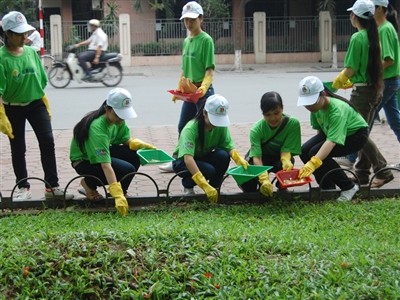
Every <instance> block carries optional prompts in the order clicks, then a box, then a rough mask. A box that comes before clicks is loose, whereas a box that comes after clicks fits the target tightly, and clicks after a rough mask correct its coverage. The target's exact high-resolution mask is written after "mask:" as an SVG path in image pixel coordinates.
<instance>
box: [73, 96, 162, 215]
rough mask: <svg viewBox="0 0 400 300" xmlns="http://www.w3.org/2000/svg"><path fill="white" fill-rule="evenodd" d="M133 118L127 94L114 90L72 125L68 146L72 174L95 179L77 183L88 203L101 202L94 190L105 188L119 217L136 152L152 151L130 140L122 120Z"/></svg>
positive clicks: (124, 209)
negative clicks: (105, 186)
mask: <svg viewBox="0 0 400 300" xmlns="http://www.w3.org/2000/svg"><path fill="white" fill-rule="evenodd" d="M136 117H137V115H136V112H135V111H134V109H133V107H132V96H131V94H130V93H129V92H128V91H127V90H125V89H122V88H115V89H113V90H111V91H110V92H109V93H108V96H107V99H106V101H104V103H103V104H102V105H101V106H100V108H99V109H98V110H95V111H92V112H89V113H88V114H87V115H85V116H84V117H83V118H82V120H81V121H79V122H78V124H76V125H75V127H74V136H73V139H72V141H71V146H70V160H71V164H72V167H73V168H74V169H75V170H76V172H77V173H78V174H80V175H91V176H95V177H89V176H87V177H84V178H83V179H82V180H81V185H82V187H83V188H84V190H85V191H84V192H85V194H86V196H87V198H88V200H101V199H102V198H103V196H102V195H101V194H99V193H98V192H97V186H101V185H106V184H108V185H109V189H108V190H109V192H110V194H111V196H112V197H113V198H114V199H115V206H116V208H117V210H118V212H119V213H120V214H121V215H126V214H127V213H128V202H127V201H126V197H125V194H126V193H127V190H128V187H129V185H130V183H131V181H132V179H133V175H131V176H129V175H128V174H131V173H133V172H136V171H137V170H138V169H139V167H140V160H139V156H138V155H137V153H136V151H137V150H138V149H155V147H154V146H153V145H151V144H148V143H145V142H143V141H141V140H139V139H137V138H136V139H134V138H132V137H131V133H130V130H129V127H128V126H127V125H126V123H125V120H126V119H132V118H136ZM96 178H98V179H96ZM122 178H124V180H123V181H122V182H121V179H122ZM99 180H100V181H99Z"/></svg>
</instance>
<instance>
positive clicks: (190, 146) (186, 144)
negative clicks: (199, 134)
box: [184, 142, 194, 149]
mask: <svg viewBox="0 0 400 300" xmlns="http://www.w3.org/2000/svg"><path fill="white" fill-rule="evenodd" d="M184 146H185V148H186V149H193V147H194V144H193V143H192V142H186V143H185V144H184Z"/></svg>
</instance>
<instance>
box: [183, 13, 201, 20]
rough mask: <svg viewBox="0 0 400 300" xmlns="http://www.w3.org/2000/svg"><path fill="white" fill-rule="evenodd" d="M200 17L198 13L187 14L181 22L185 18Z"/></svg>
mask: <svg viewBox="0 0 400 300" xmlns="http://www.w3.org/2000/svg"><path fill="white" fill-rule="evenodd" d="M199 16H200V14H196V13H186V14H184V15H182V17H181V18H180V19H179V20H182V19H184V18H190V19H197V18H198V17H199Z"/></svg>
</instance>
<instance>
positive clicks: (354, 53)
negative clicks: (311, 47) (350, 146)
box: [332, 0, 393, 187]
mask: <svg viewBox="0 0 400 300" xmlns="http://www.w3.org/2000/svg"><path fill="white" fill-rule="evenodd" d="M348 11H350V12H351V13H350V21H351V24H352V25H353V26H354V27H355V28H357V32H356V33H354V34H353V35H352V37H351V39H350V44H349V47H348V49H347V52H346V57H345V60H344V67H345V68H344V69H343V70H342V72H341V73H340V74H339V75H337V76H336V78H335V79H334V81H333V83H332V87H333V88H335V89H340V88H346V87H348V86H349V84H348V83H349V82H350V81H351V83H352V84H353V90H352V92H351V97H350V102H351V103H352V104H353V105H354V106H355V107H356V108H357V110H358V111H359V112H360V114H361V115H362V116H363V117H364V119H365V120H366V121H367V123H368V124H369V125H370V126H371V125H372V123H373V122H374V117H375V111H376V109H377V107H378V105H379V104H380V103H381V100H382V93H383V87H384V85H383V66H382V57H381V46H380V42H379V34H378V28H377V25H376V22H375V20H374V13H375V5H374V3H373V2H372V1H371V0H357V1H356V2H355V3H354V5H353V6H352V7H351V8H349V9H348ZM371 166H372V168H373V170H374V172H375V173H376V172H378V171H379V170H381V169H383V168H385V167H386V166H387V162H386V159H385V158H384V157H383V155H382V153H381V152H380V151H379V149H378V147H377V146H376V145H375V143H374V142H373V141H372V140H371V139H368V141H367V143H366V144H365V145H364V147H363V148H362V149H361V151H360V152H359V153H358V161H357V162H356V163H355V166H354V167H355V171H356V172H355V173H356V174H357V177H358V179H357V178H353V179H354V181H358V180H359V181H360V183H361V184H368V183H369V175H370V169H371ZM391 180H393V174H392V172H391V171H390V170H383V171H381V172H379V174H377V175H376V177H375V179H374V182H373V183H372V185H371V186H372V187H381V186H382V185H384V184H385V183H387V182H389V181H391Z"/></svg>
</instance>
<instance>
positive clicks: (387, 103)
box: [371, 77, 400, 142]
mask: <svg viewBox="0 0 400 300" xmlns="http://www.w3.org/2000/svg"><path fill="white" fill-rule="evenodd" d="M384 83H385V89H384V90H383V98H382V102H381V104H380V105H379V106H378V108H377V109H376V115H378V114H379V111H380V110H381V109H382V108H383V110H384V111H385V115H386V118H387V122H388V123H389V126H390V128H391V129H392V130H393V132H394V134H395V135H396V137H397V140H398V141H399V142H400V111H399V103H398V100H397V91H398V90H399V88H400V79H399V78H397V77H396V78H391V79H385V80H384ZM371 127H372V126H371ZM371 130H372V128H371Z"/></svg>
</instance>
